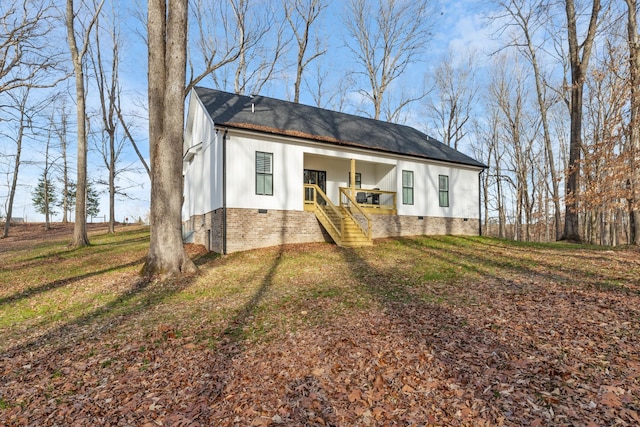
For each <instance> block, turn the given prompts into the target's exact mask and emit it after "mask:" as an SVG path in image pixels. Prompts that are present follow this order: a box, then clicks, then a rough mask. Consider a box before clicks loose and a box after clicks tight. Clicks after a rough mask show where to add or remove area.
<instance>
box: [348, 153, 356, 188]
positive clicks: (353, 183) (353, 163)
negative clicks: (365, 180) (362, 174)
mask: <svg viewBox="0 0 640 427" xmlns="http://www.w3.org/2000/svg"><path fill="white" fill-rule="evenodd" d="M349 175H350V177H351V182H350V183H349V187H351V197H356V159H351V173H350V174H349Z"/></svg>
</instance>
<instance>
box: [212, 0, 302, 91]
mask: <svg viewBox="0 0 640 427" xmlns="http://www.w3.org/2000/svg"><path fill="white" fill-rule="evenodd" d="M230 7H231V9H232V11H233V14H232V16H227V18H225V19H228V20H229V21H230V22H232V26H233V27H235V28H236V29H237V30H236V31H238V32H239V33H240V34H241V35H242V38H241V41H242V44H241V45H239V46H238V49H239V51H238V55H237V56H236V57H235V59H234V60H233V61H230V62H228V63H226V64H224V65H221V66H219V67H217V68H216V70H215V72H214V73H213V74H212V76H213V80H214V83H215V85H216V86H217V87H218V88H221V89H224V90H228V91H233V92H235V93H238V94H245V93H260V92H261V90H262V88H263V87H264V86H265V85H266V84H267V83H269V82H270V81H271V80H272V78H273V76H274V75H275V74H276V73H277V71H278V66H279V65H280V62H281V61H280V59H281V57H282V55H283V54H284V52H285V50H286V48H287V46H288V44H289V42H290V39H287V38H286V37H285V31H284V30H285V26H286V25H287V24H286V20H284V19H278V18H277V16H276V12H275V10H273V8H272V4H270V3H268V2H267V3H266V4H265V3H259V2H257V1H255V0H230ZM227 15H231V14H228V13H227Z"/></svg>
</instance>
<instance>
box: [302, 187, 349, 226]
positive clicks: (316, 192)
mask: <svg viewBox="0 0 640 427" xmlns="http://www.w3.org/2000/svg"><path fill="white" fill-rule="evenodd" d="M304 188H310V189H312V190H313V205H314V207H315V208H316V212H318V211H319V212H322V214H323V215H324V217H325V218H326V219H327V221H328V222H329V224H331V227H333V229H334V230H335V231H336V233H338V236H342V234H343V231H344V230H343V224H344V221H343V220H342V219H343V215H342V212H340V209H338V208H337V206H336V205H334V204H333V202H332V201H331V200H330V199H329V197H327V195H326V194H325V193H324V191H322V189H321V188H320V187H318V186H317V185H316V184H304ZM318 195H319V196H320V197H321V198H322V199H324V201H325V202H326V203H327V204H326V205H325V206H329V207H330V208H331V210H332V211H333V212H334V213H335V214H336V216H337V217H338V218H339V219H340V224H339V226H336V224H334V223H333V221H331V217H329V215H327V214H326V213H325V212H324V208H323V206H322V205H320V204H319V203H318ZM305 203H306V200H305Z"/></svg>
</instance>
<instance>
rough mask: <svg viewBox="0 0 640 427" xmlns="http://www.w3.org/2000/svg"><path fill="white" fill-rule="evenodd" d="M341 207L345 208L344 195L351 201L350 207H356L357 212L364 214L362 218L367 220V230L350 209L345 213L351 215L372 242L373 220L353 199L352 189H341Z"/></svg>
mask: <svg viewBox="0 0 640 427" xmlns="http://www.w3.org/2000/svg"><path fill="white" fill-rule="evenodd" d="M347 190H348V191H347ZM340 195H341V197H340V206H343V205H344V204H343V203H342V195H344V196H345V197H346V198H347V200H348V201H349V206H351V207H355V208H356V210H357V211H358V212H359V213H360V214H362V216H364V217H365V219H366V220H367V229H366V230H365V229H364V227H363V226H362V224H360V221H358V220H357V219H356V218H355V217H354V216H353V214H352V213H351V212H350V211H349V209H345V210H344V212H346V213H347V215H349V216H350V217H351V219H353V222H355V223H356V224H358V227H360V230H362V232H363V233H364V234H365V235H366V236H367V239H369V240H371V235H372V232H371V229H372V226H371V218H370V217H369V215H367V213H366V212H365V211H364V210H363V209H362V208H361V207H360V205H359V204H358V203H357V202H356V200H355V199H354V198H353V196H352V195H351V188H346V187H340Z"/></svg>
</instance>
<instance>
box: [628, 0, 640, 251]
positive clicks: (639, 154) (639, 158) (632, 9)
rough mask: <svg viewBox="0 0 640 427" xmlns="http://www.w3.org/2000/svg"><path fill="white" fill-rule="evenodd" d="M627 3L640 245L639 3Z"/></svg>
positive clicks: (634, 218) (634, 219) (634, 213)
mask: <svg viewBox="0 0 640 427" xmlns="http://www.w3.org/2000/svg"><path fill="white" fill-rule="evenodd" d="M626 3H627V41H628V45H629V79H630V82H629V83H630V87H631V100H630V103H631V106H630V107H631V108H630V110H631V118H630V124H629V150H630V152H631V153H630V154H631V155H630V160H629V162H630V171H629V172H630V175H631V177H630V179H629V183H630V187H631V188H630V192H631V195H630V197H631V201H632V203H631V206H630V207H631V212H630V213H629V215H630V217H629V222H630V225H631V226H630V227H629V232H630V240H631V241H630V242H629V243H631V244H634V245H640V129H638V126H639V125H640V40H638V22H637V19H636V14H637V9H638V5H637V2H636V0H626Z"/></svg>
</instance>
